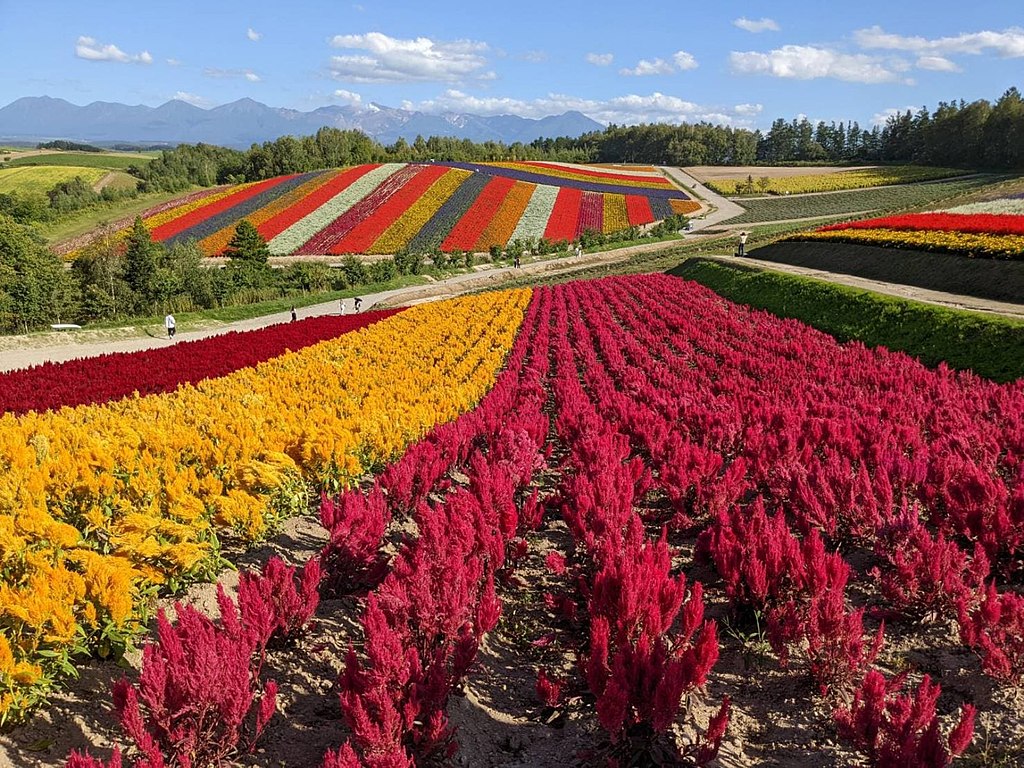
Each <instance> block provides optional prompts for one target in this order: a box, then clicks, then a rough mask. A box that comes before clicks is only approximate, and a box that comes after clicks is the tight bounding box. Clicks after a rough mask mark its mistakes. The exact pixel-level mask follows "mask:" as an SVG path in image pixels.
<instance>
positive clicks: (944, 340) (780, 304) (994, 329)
mask: <svg viewBox="0 0 1024 768" xmlns="http://www.w3.org/2000/svg"><path fill="white" fill-rule="evenodd" d="M669 274H673V275H677V276H679V277H683V278H686V279H687V280H694V281H696V282H698V283H701V284H702V285H705V286H707V287H708V288H710V289H711V290H713V291H715V293H718V294H720V295H721V296H723V297H725V298H727V299H729V300H730V301H735V302H737V303H740V304H749V305H750V306H752V307H756V308H758V309H765V310H767V311H769V312H771V313H773V314H775V315H779V316H781V317H792V318H795V319H797V320H800V321H802V322H804V323H807V324H808V325H812V326H814V327H815V328H818V329H820V330H822V331H825V332H826V333H830V334H832V335H833V336H835V337H836V338H837V339H839V340H840V341H848V340H851V339H856V340H858V341H862V342H863V343H865V344H867V345H869V346H885V347H888V348H889V349H893V350H899V351H903V352H907V353H908V354H911V355H914V356H915V357H918V358H920V359H921V361H922V362H923V363H925V364H927V365H938V364H939V363H940V362H946V363H947V364H949V365H950V366H951V367H953V368H958V369H961V370H971V371H974V372H975V373H977V374H979V375H981V376H985V377H987V378H990V379H994V380H995V381H1000V382H1007V381H1013V380H1015V379H1018V378H1020V377H1022V376H1024V321H1020V320H1013V319H1010V318H1002V317H995V316H989V315H983V314H979V313H976V312H965V311H960V310H953V309H946V308H944V307H936V306H932V305H929V304H922V303H920V302H915V301H907V300H905V299H899V298H895V297H891V296H884V295H882V294H878V293H872V292H870V291H863V290H859V289H856V288H849V287H846V286H841V285H834V284H832V283H827V282H824V281H822V280H815V279H812V278H806V277H799V276H796V275H786V274H782V273H779V272H770V271H762V270H757V269H752V268H749V267H738V266H734V265H731V264H730V265H727V264H724V263H722V262H716V261H713V260H709V259H688V260H687V261H684V262H683V263H682V264H679V265H678V266H677V267H675V268H674V269H671V270H669Z"/></svg>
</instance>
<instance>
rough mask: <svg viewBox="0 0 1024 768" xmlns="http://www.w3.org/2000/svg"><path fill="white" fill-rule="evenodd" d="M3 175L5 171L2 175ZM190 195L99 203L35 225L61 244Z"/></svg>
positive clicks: (167, 194) (160, 194)
mask: <svg viewBox="0 0 1024 768" xmlns="http://www.w3.org/2000/svg"><path fill="white" fill-rule="evenodd" d="M0 173H2V171H0ZM185 194H188V191H185V192H155V193H151V194H147V195H139V196H138V197H136V198H133V199H127V200H118V201H117V202H113V203H98V204H97V205H96V207H95V208H90V209H88V210H86V211H80V212H78V213H76V214H72V215H69V216H68V217H67V218H62V219H61V220H60V221H54V222H44V223H40V224H38V225H36V226H37V227H38V229H39V232H40V234H42V236H43V237H45V238H46V240H47V241H48V242H50V243H59V242H61V241H62V240H67V239H69V238H72V237H76V236H78V235H83V234H85V233H86V232H92V231H94V230H97V229H99V228H100V227H101V226H103V225H104V224H107V223H109V222H112V221H117V220H118V219H123V218H125V217H129V216H136V215H137V214H140V213H142V212H143V211H145V210H146V209H148V208H152V207H153V206H155V205H159V204H160V203H163V202H166V201H168V200H171V199H173V198H176V197H181V196H182V195H185Z"/></svg>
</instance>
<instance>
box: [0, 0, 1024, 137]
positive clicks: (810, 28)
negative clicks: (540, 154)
mask: <svg viewBox="0 0 1024 768" xmlns="http://www.w3.org/2000/svg"><path fill="white" fill-rule="evenodd" d="M0 41H2V47H0V105H2V104H7V103H9V102H11V101H13V100H15V99H17V98H19V97H21V96H39V95H48V96H56V97H61V98H64V99H67V100H68V101H71V102H73V103H75V104H87V103H89V102H92V101H118V102H123V103H128V104H148V105H151V106H155V105H158V104H161V103H163V102H165V101H167V100H169V99H173V98H180V99H183V100H185V101H189V102H191V103H193V104H196V105H198V106H203V107H209V106H214V105H218V104H224V103H227V102H229V101H233V100H235V99H239V98H242V97H250V98H253V99H256V100H258V101H262V102H264V103H266V104H269V105H271V106H278V107H290V108H295V109H302V110H308V109H312V108H315V107H319V106H324V105H328V104H361V105H364V106H366V105H369V104H371V103H378V104H384V105H387V106H395V107H399V106H405V107H411V108H416V109H421V110H423V111H427V112H440V111H445V110H457V111H467V112H475V113H479V114H505V113H514V114H520V115H523V116H526V117H540V116H543V115H547V114H556V113H561V112H563V111H565V110H567V109H578V110H580V111H582V112H584V113H586V114H588V115H590V116H591V117H593V118H595V119H597V120H599V121H601V122H603V123H609V122H616V123H620V124H623V123H625V124H632V123H637V122H681V121H690V122H692V121H697V120H710V121H712V122H716V123H723V122H724V123H730V124H734V125H743V126H750V127H767V126H768V125H770V123H771V121H772V119H773V118H775V117H786V118H790V117H793V116H796V115H801V114H803V115H807V116H808V117H809V118H811V119H812V120H815V121H817V120H819V119H820V120H826V121H829V120H836V121H840V120H851V119H853V120H858V121H860V123H861V124H862V125H869V124H871V123H872V122H878V121H881V120H884V117H885V115H886V114H887V113H888V112H889V111H890V110H901V111H902V110H905V109H906V108H908V107H910V108H914V109H916V108H918V107H921V106H925V105H926V106H928V107H929V108H932V107H934V106H935V104H936V103H937V102H938V101H940V100H952V99H960V98H964V99H966V100H968V101H969V100H973V99H977V98H987V99H990V100H994V99H996V98H998V96H999V95H1000V94H1001V93H1002V92H1003V91H1004V90H1005V89H1006V88H1008V87H1010V86H1011V85H1016V86H1018V87H1024V4H1020V3H1014V2H1009V0H975V1H973V2H969V3H964V2H952V0H902V2H894V1H893V0H886V1H885V2H882V1H880V0H857V2H852V3H829V2H818V3H814V4H813V5H811V4H808V3H806V2H794V1H792V0H776V1H775V2H771V3H769V2H728V1H721V2H678V1H677V2H665V1H664V0H645V2H633V3H630V2H623V1H622V0H618V1H617V2H608V1H607V0H593V1H592V2H577V1H576V0H545V1H544V2H541V1H539V0H517V2H487V1H486V0H477V1H476V2H463V1H461V0H459V1H456V0H440V1H438V2H422V0H417V1H416V2H409V1H408V0H407V1H405V2H393V1H384V2H374V0H363V1H362V2H360V3H352V2H349V1H348V0H336V1H335V2H325V1H321V0H277V1H276V2H275V1H271V2H264V1H262V0H246V1H245V2H241V1H239V0H206V1H205V2H193V0H179V2H164V1H161V0H148V1H147V2H139V1H138V0H135V1H133V2H127V1H125V0H101V1H97V2H81V0H66V1H62V2H55V1H53V0H14V1H13V2H11V1H9V0H0Z"/></svg>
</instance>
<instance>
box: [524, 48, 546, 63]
mask: <svg viewBox="0 0 1024 768" xmlns="http://www.w3.org/2000/svg"><path fill="white" fill-rule="evenodd" d="M520 58H521V59H522V60H523V61H528V62H530V63H531V64H540V63H542V62H545V61H547V60H548V53H547V51H527V52H526V53H524V54H523V55H522V56H520Z"/></svg>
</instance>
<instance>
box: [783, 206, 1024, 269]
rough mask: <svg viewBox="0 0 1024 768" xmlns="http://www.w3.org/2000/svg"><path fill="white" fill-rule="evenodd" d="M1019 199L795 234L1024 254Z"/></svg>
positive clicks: (983, 253)
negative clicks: (1017, 211) (1018, 211)
mask: <svg viewBox="0 0 1024 768" xmlns="http://www.w3.org/2000/svg"><path fill="white" fill-rule="evenodd" d="M1019 208H1020V200H1019V198H1016V197H1014V198H1007V199H997V200H990V201H987V202H985V203H972V204H968V205H965V206H961V207H957V208H952V209H949V210H946V211H934V212H930V213H911V214H903V215H900V216H887V217H884V218H880V219H867V220H863V221H855V222H844V223H842V224H831V225H829V226H825V227H821V228H819V229H817V230H815V231H814V232H805V233H802V234H800V235H797V236H795V237H794V238H792V239H800V240H825V241H829V242H844V243H863V244H867V245H880V246H884V247H892V248H910V249H914V250H932V251H944V252H947V253H959V254H965V255H968V256H987V257H991V258H1003V259H1019V258H1024V214H1021V213H1014V211H1016V210H1018V209H1019Z"/></svg>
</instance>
